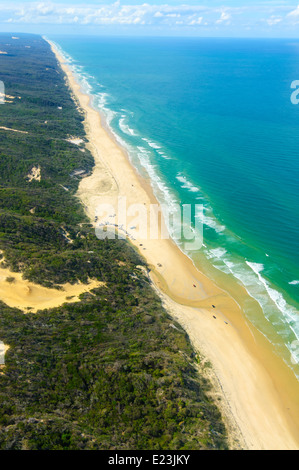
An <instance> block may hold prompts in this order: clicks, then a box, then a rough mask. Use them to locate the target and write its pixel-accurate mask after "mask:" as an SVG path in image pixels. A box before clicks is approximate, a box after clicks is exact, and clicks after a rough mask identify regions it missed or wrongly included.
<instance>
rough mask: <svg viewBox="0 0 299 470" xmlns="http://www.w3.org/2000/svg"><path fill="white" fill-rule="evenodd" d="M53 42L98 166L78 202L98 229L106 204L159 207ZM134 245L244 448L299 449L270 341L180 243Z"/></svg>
mask: <svg viewBox="0 0 299 470" xmlns="http://www.w3.org/2000/svg"><path fill="white" fill-rule="evenodd" d="M48 42H49V41H48ZM49 43H50V45H51V47H52V50H53V52H54V53H55V54H56V57H57V59H58V61H59V62H60V65H61V67H62V69H63V70H64V72H65V73H66V76H67V78H68V82H69V85H70V88H71V90H72V93H73V95H74V96H75V97H76V100H77V102H78V103H79V105H80V108H82V109H83V110H84V112H85V127H86V132H87V138H88V141H89V146H90V150H91V151H92V153H93V155H94V159H95V167H94V171H93V173H92V175H91V176H89V177H86V178H84V179H83V180H81V184H80V187H79V191H78V197H79V198H80V199H81V201H82V203H83V205H84V206H85V210H86V212H87V214H88V215H89V217H90V220H91V222H92V223H93V221H94V218H95V213H96V209H97V207H98V204H100V203H107V204H112V205H114V206H115V207H117V203H116V201H117V198H118V196H125V197H126V198H127V201H128V204H131V203H136V201H138V202H140V203H143V204H144V205H145V206H146V207H147V210H149V206H150V204H151V203H157V201H156V199H155V197H154V195H153V193H152V190H151V187H150V184H149V183H148V182H147V181H145V180H144V179H141V177H140V176H139V175H138V174H137V172H136V170H135V169H134V168H133V167H132V165H131V164H130V162H129V160H128V158H127V155H126V154H125V152H124V151H123V149H121V148H120V147H119V145H118V144H117V143H116V142H115V140H114V139H113V138H112V136H111V135H110V133H109V132H108V131H107V129H106V126H105V124H102V122H101V116H100V114H99V112H98V111H96V110H95V109H94V108H93V107H92V106H91V104H90V97H89V96H87V95H85V94H84V93H83V92H82V91H81V89H80V85H79V84H78V83H77V82H76V80H75V78H74V76H73V74H72V72H71V71H70V69H69V67H68V66H67V64H66V63H65V61H64V59H63V58H62V57H61V56H60V54H59V53H58V51H57V50H56V49H55V47H54V46H53V44H52V43H51V42H49ZM131 243H133V244H134V245H135V247H136V248H137V249H138V250H139V252H140V253H141V255H142V256H143V257H144V258H145V259H146V261H147V263H148V265H149V267H150V268H151V273H150V277H151V279H152V281H153V285H154V286H155V287H156V289H157V291H158V293H159V295H160V297H161V298H162V301H163V304H164V305H165V307H166V309H167V310H168V311H169V312H170V313H171V315H172V316H173V317H175V318H176V319H177V320H178V321H179V322H180V323H181V324H182V326H183V327H184V328H185V330H186V332H187V333H188V335H189V337H190V339H191V341H192V343H193V345H194V347H195V349H196V350H197V351H198V352H199V353H200V355H201V354H202V353H203V354H204V355H205V356H206V357H207V358H208V359H209V360H210V361H211V363H212V366H213V371H214V372H213V373H214V378H215V380H214V382H215V385H217V384H216V382H218V389H219V390H221V391H222V393H221V394H222V396H223V399H222V401H223V408H226V412H225V415H226V416H227V417H228V418H229V417H230V420H231V422H232V423H233V425H234V427H235V430H236V431H235V432H236V433H238V432H240V440H241V441H242V438H243V440H244V443H243V442H240V446H241V447H243V448H244V447H246V448H248V449H269V450H270V449H299V399H298V398H297V397H298V396H299V394H298V389H299V384H298V381H297V380H296V379H295V377H293V374H292V373H291V371H290V370H289V369H288V368H287V366H286V365H285V364H284V363H283V361H282V360H280V359H279V358H277V357H274V353H273V351H272V348H271V346H270V345H269V344H268V342H267V341H266V340H265V338H264V337H263V336H262V335H261V334H260V333H258V332H257V330H256V329H254V328H253V327H252V325H249V324H248V322H247V321H246V319H245V317H244V315H243V314H242V312H241V310H240V307H239V306H238V304H237V303H236V302H235V301H234V299H233V298H232V297H230V296H229V295H228V294H227V293H226V292H224V291H223V290H221V289H220V288H219V287H217V286H216V285H215V284H214V283H213V282H212V281H211V280H210V279H208V278H207V277H206V276H205V275H204V274H202V273H200V271H198V269H197V268H196V267H195V266H194V264H193V263H192V261H191V260H190V259H189V258H188V257H187V256H186V255H184V254H183V253H182V252H181V250H180V249H179V248H178V247H177V245H175V243H174V242H173V241H172V240H146V241H144V240H142V245H143V246H142V248H141V247H140V240H138V239H136V240H131ZM159 265H161V268H160V267H159ZM176 273H180V274H179V276H177V274H176ZM193 285H196V286H197V288H196V289H194V287H193ZM214 304H215V306H216V309H213V308H212V305H214ZM214 317H216V318H214ZM244 364H246V367H244ZM213 373H212V374H213Z"/></svg>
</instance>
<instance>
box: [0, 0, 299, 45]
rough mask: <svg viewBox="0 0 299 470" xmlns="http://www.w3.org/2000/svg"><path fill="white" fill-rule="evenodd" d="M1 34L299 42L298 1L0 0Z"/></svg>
mask: <svg viewBox="0 0 299 470" xmlns="http://www.w3.org/2000/svg"><path fill="white" fill-rule="evenodd" d="M0 29H1V31H9V32H36V33H42V34H51V33H53V34H65V33H68V34H116V35H119V34H128V35H175V36H179V35H183V36H227V37H234V36H235V37H243V36H245V37H299V0H296V1H294V0H264V1H256V0H251V1H244V0H222V1H221V0H206V1H202V2H201V1H200V0H199V1H194V0H185V1H182V0H151V1H146V0H145V1H138V0H117V1H113V2H111V1H109V0H102V1H99V0H97V1H95V0H87V2H83V1H82V0H81V1H80V0H62V1H59V0H52V1H49V2H43V1H37V2H32V1H29V0H24V1H19V2H18V1H16V2H15V1H9V2H3V1H1V0H0Z"/></svg>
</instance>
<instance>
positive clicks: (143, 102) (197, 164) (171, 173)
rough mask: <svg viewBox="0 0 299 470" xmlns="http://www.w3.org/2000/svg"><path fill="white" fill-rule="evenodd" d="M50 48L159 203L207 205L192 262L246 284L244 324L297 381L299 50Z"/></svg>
mask: <svg viewBox="0 0 299 470" xmlns="http://www.w3.org/2000/svg"><path fill="white" fill-rule="evenodd" d="M49 39H50V40H52V41H53V42H55V44H56V45H57V46H58V47H59V48H60V50H61V52H63V54H64V56H65V58H66V60H67V61H68V63H69V65H70V66H71V67H72V69H73V71H74V72H75V74H76V76H77V78H78V79H79V80H80V82H81V84H82V87H83V89H84V90H85V91H86V92H88V93H90V94H91V95H92V96H93V104H94V106H95V107H97V108H98V109H99V110H100V111H101V112H102V113H103V114H104V115H105V117H106V120H107V123H108V125H109V126H110V129H111V130H112V131H113V133H114V135H115V137H116V138H117V139H118V141H119V142H120V143H121V144H122V145H124V146H125V147H126V148H127V150H128V152H129V155H130V158H131V160H132V162H133V164H134V165H135V166H136V167H137V168H138V169H139V171H140V172H141V173H142V174H143V175H146V176H149V177H150V179H151V183H152V186H153V189H154V191H155V194H156V196H157V197H158V199H159V200H160V202H166V203H167V204H168V206H170V207H171V205H173V204H175V203H177V202H179V203H180V204H187V203H191V204H203V206H204V215H203V217H202V220H201V221H202V222H203V224H204V246H203V247H202V249H201V250H200V251H199V252H189V253H188V255H189V256H190V257H191V258H192V259H193V260H194V261H195V262H196V263H200V265H201V266H202V267H203V268H204V270H205V272H206V273H207V274H209V275H210V276H211V277H212V278H214V280H215V281H216V282H218V283H220V284H221V285H224V286H225V285H231V281H232V280H233V281H235V282H236V283H238V284H239V285H242V286H244V287H245V289H246V290H247V292H248V294H249V295H248V297H247V299H246V300H245V301H244V304H243V305H242V307H243V308H244V310H245V313H246V316H247V317H248V319H249V320H250V321H251V322H252V323H253V324H254V325H255V326H256V327H258V329H259V330H260V331H261V332H262V333H263V334H264V335H265V336H267V337H268V339H269V340H270V341H271V342H272V344H274V345H275V348H276V351H277V353H278V354H280V355H282V356H283V358H284V360H285V361H286V362H287V363H288V365H289V366H290V367H291V368H292V369H293V370H294V371H295V373H296V375H297V376H298V377H299V368H298V365H297V364H296V359H297V355H296V354H298V352H299V343H298V344H297V342H296V341H298V339H299V252H298V248H299V224H298V220H299V105H298V106H295V105H293V104H292V103H291V100H290V97H291V93H292V91H293V90H291V83H292V82H293V81H294V80H299V41H295V40H286V39H284V40H260V39H259V40H258V39H256V40H253V39H250V40H245V39H197V38H192V39H191V38H180V39H178V38H102V37H101V38H100V37H71V36H59V37H58V36H53V37H49ZM227 281H229V282H227ZM291 353H293V356H292V355H291ZM298 358H299V354H298Z"/></svg>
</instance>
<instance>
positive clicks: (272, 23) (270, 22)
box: [266, 16, 282, 26]
mask: <svg viewBox="0 0 299 470" xmlns="http://www.w3.org/2000/svg"><path fill="white" fill-rule="evenodd" d="M281 21H282V18H278V17H275V16H271V17H270V18H268V19H267V20H266V23H268V25H269V26H275V25H276V24H278V23H280V22H281Z"/></svg>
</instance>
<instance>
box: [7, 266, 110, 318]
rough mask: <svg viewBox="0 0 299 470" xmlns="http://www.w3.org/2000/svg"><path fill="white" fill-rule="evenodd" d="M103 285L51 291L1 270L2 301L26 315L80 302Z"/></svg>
mask: <svg viewBox="0 0 299 470" xmlns="http://www.w3.org/2000/svg"><path fill="white" fill-rule="evenodd" d="M102 285H103V283H102V282H99V281H96V280H91V281H90V282H89V284H81V283H78V284H64V285H63V286H62V289H61V290H60V289H49V288H47V287H42V286H40V285H38V284H34V283H32V282H29V281H27V280H25V279H23V278H22V274H21V273H14V272H12V271H10V270H9V269H6V268H0V299H1V300H2V301H3V302H5V303H6V304H7V305H8V306H9V307H13V308H18V309H20V310H22V311H23V312H24V313H28V312H33V313H35V312H37V311H38V310H43V309H46V308H54V307H59V306H60V305H62V304H63V303H70V302H71V303H73V302H78V301H79V300H80V299H79V295H80V294H83V293H84V292H89V291H91V290H92V289H94V288H96V287H100V286H102Z"/></svg>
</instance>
